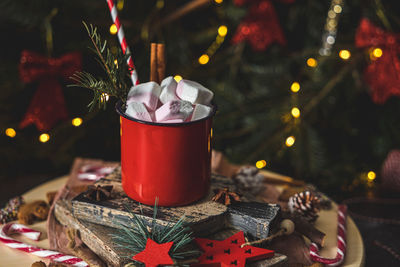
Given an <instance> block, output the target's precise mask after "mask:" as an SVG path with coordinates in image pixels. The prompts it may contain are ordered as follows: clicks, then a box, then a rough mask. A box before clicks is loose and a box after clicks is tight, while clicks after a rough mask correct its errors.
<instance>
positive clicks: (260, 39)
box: [232, 0, 294, 51]
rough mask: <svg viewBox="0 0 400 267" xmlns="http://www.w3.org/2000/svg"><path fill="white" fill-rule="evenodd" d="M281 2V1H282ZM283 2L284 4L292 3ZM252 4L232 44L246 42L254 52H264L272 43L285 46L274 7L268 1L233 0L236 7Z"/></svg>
mask: <svg viewBox="0 0 400 267" xmlns="http://www.w3.org/2000/svg"><path fill="white" fill-rule="evenodd" d="M282 1H283V0H282ZM293 1H294V0H285V1H284V2H293ZM250 2H252V3H253V4H251V6H250V8H249V12H248V13H247V15H246V17H245V18H244V19H243V21H242V22H241V23H240V24H239V26H238V28H237V30H236V33H235V35H234V36H233V38H232V42H233V43H234V44H236V43H241V42H243V41H248V42H249V43H250V45H251V47H252V48H253V50H255V51H264V50H266V49H267V48H268V47H269V46H270V45H271V44H272V43H275V42H276V43H278V44H281V45H286V39H285V36H284V34H283V31H282V28H281V25H280V24H279V20H278V16H277V14H276V11H275V8H274V5H273V4H272V3H271V1H269V0H256V1H254V0H253V1H250V0H235V4H236V5H243V4H245V3H250Z"/></svg>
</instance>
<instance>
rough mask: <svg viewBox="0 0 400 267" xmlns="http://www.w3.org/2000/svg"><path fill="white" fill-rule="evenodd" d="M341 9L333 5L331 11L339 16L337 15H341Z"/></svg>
mask: <svg viewBox="0 0 400 267" xmlns="http://www.w3.org/2000/svg"><path fill="white" fill-rule="evenodd" d="M342 10H343V9H342V7H341V6H339V5H335V6H334V7H333V11H334V12H335V13H336V14H339V13H342Z"/></svg>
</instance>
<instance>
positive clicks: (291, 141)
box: [285, 136, 296, 147]
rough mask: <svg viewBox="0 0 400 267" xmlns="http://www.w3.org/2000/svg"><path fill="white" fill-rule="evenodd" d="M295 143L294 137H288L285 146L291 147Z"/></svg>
mask: <svg viewBox="0 0 400 267" xmlns="http://www.w3.org/2000/svg"><path fill="white" fill-rule="evenodd" d="M295 141H296V138H294V136H289V137H288V138H286V141H285V144H286V146H287V147H291V146H293V145H294V142H295Z"/></svg>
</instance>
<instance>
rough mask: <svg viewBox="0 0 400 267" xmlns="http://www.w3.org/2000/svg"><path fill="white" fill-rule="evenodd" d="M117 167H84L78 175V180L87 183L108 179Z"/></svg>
mask: <svg viewBox="0 0 400 267" xmlns="http://www.w3.org/2000/svg"><path fill="white" fill-rule="evenodd" d="M114 169H115V167H105V166H94V165H84V166H83V167H82V168H81V169H80V170H79V173H78V179H80V180H86V181H97V180H100V179H101V178H104V177H106V176H107V175H109V174H110V173H112V172H113V171H114Z"/></svg>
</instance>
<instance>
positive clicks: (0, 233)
mask: <svg viewBox="0 0 400 267" xmlns="http://www.w3.org/2000/svg"><path fill="white" fill-rule="evenodd" d="M14 233H18V234H21V235H24V236H26V237H27V238H29V239H32V240H35V241H38V240H39V238H40V234H41V233H40V232H39V231H36V230H33V229H31V228H29V227H26V226H25V225H22V224H18V223H8V224H5V225H4V226H3V227H2V228H1V230H0V242H1V243H3V244H4V245H6V246H8V247H10V248H15V249H18V250H20V251H23V252H27V253H29V254H31V255H35V256H38V257H41V258H45V259H51V260H53V261H55V262H59V263H63V264H69V265H70V266H74V267H89V265H88V264H87V263H86V262H85V261H83V260H82V259H80V258H78V257H75V256H70V255H66V254H63V253H60V252H57V251H53V250H48V249H43V248H40V247H37V246H34V245H30V244H26V243H23V242H21V241H18V240H15V239H13V238H11V237H9V235H10V234H14Z"/></svg>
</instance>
